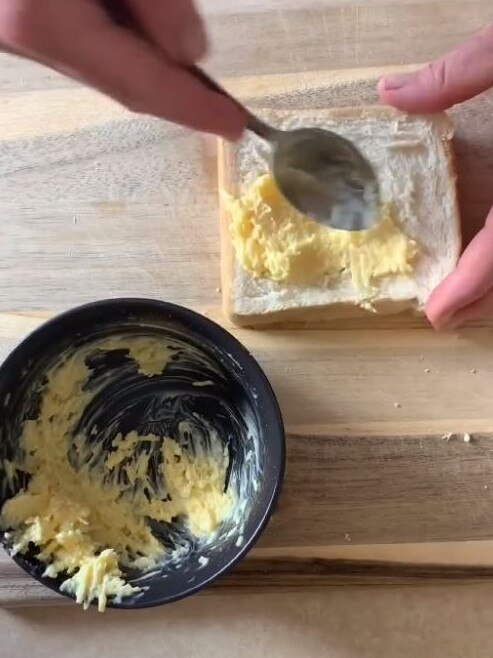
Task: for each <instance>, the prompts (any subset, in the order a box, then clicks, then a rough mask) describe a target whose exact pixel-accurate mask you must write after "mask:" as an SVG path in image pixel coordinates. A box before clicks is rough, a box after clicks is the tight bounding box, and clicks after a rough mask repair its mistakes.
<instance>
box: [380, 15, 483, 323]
mask: <svg viewBox="0 0 493 658" xmlns="http://www.w3.org/2000/svg"><path fill="white" fill-rule="evenodd" d="M491 87H493V23H492V24H491V25H489V26H488V27H486V28H485V29H484V30H483V31H482V32H480V33H479V34H477V35H476V36H475V37H474V38H473V39H472V40H471V41H469V42H468V43H465V44H463V45H462V46H460V47H459V48H457V49H456V50H454V51H452V52H451V53H449V54H447V55H445V56H444V57H442V58H440V59H438V60H437V61H435V62H433V63H432V64H430V65H429V66H427V67H426V68H424V69H422V70H420V71H418V72H417V73H413V74H406V75H398V76H389V77H386V78H382V80H380V83H379V93H380V99H381V100H382V101H383V102H384V103H387V104H389V105H393V106H394V107H396V108H398V109H400V110H405V111H407V112H413V113H414V112H437V111H441V110H445V109H447V108H449V107H451V106H452V105H455V104H456V103H460V102H462V101H466V100H468V99H470V98H472V97H473V96H475V95H477V94H480V93H481V92H484V91H486V90H488V89H490V88H491ZM492 120H493V117H492ZM492 183H493V180H492ZM426 314H427V316H428V318H429V320H430V322H431V323H432V324H433V326H434V327H436V328H445V327H457V326H459V325H461V324H463V323H464V322H465V321H466V320H471V319H479V318H482V319H486V318H488V317H489V318H491V317H493V208H492V209H491V210H490V212H489V214H488V216H487V218H486V223H485V226H484V228H483V229H482V230H481V231H480V232H479V233H478V234H477V236H476V237H475V238H474V240H472V242H471V243H470V244H469V246H468V247H467V248H466V250H465V251H464V253H463V255H462V257H461V259H460V261H459V264H458V266H457V268H456V270H455V271H454V272H453V273H452V274H450V275H449V276H447V277H446V278H445V280H444V281H443V282H442V283H441V284H440V285H439V286H438V287H437V288H436V289H435V291H434V292H433V294H432V295H431V296H430V298H429V300H428V303H427V305H426Z"/></svg>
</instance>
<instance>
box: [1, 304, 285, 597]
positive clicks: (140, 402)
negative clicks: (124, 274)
mask: <svg viewBox="0 0 493 658" xmlns="http://www.w3.org/2000/svg"><path fill="white" fill-rule="evenodd" d="M128 333H130V334H132V335H135V334H138V335H146V336H147V335H152V336H157V337H159V338H160V339H162V341H163V342H164V343H166V342H167V341H173V342H174V343H175V344H176V342H178V343H180V344H183V345H185V346H192V347H193V348H195V350H197V351H198V352H199V353H200V354H201V365H197V364H196V363H195V364H194V363H188V364H185V366H184V365H183V363H182V364H180V363H177V364H173V363H172V364H171V365H170V366H169V367H167V368H166V370H165V371H164V373H163V375H161V376H157V377H152V378H148V377H143V376H142V377H140V378H139V377H138V375H136V373H135V372H134V375H133V376H134V379H133V380H132V385H131V386H130V387H123V388H124V389H125V391H126V392H125V393H124V394H122V395H120V394H119V393H118V390H116V391H115V390H113V391H108V392H107V394H105V392H104V391H103V394H102V395H100V396H98V398H97V400H95V401H94V403H93V406H92V409H91V411H90V413H88V414H87V418H86V419H85V421H84V422H85V423H86V428H85V429H87V430H89V429H90V424H91V422H95V420H94V419H97V421H98V423H99V425H100V426H101V425H104V423H105V422H108V423H113V425H114V426H116V427H117V429H118V430H119V431H122V432H129V431H131V430H137V431H139V430H142V428H143V426H144V425H145V428H146V429H147V430H148V428H149V425H151V426H152V428H153V430H154V433H155V434H158V435H161V436H163V435H164V436H171V438H176V437H175V436H173V433H174V432H176V427H177V421H179V415H180V413H181V412H180V409H181V406H180V405H181V404H182V402H183V404H184V405H185V406H187V408H188V411H190V409H192V411H193V410H196V411H198V412H199V413H200V415H201V416H202V417H204V418H206V420H207V421H208V422H209V423H210V424H212V425H213V426H214V427H215V428H216V429H217V432H218V434H219V436H220V437H221V440H222V441H223V442H224V443H225V444H226V445H227V447H228V452H229V458H230V466H229V472H228V481H232V480H231V478H233V480H234V479H235V478H236V479H235V481H236V482H241V483H242V484H241V486H242V487H243V489H242V496H243V500H244V501H246V503H245V504H244V505H243V506H242V508H240V511H239V512H238V513H236V514H235V516H234V519H232V520H230V521H225V522H224V524H223V526H222V527H221V529H220V530H219V532H218V535H217V539H215V540H214V541H213V542H212V543H210V544H208V545H200V543H196V545H194V544H193V542H190V551H189V554H188V555H187V558H186V560H184V561H183V564H181V566H180V567H179V568H178V567H177V568H174V567H173V565H172V564H167V565H165V566H162V567H160V568H159V569H158V570H157V572H156V571H155V572H154V573H153V574H151V575H150V576H149V577H148V578H147V579H146V581H145V585H146V587H147V590H146V591H145V592H143V593H142V592H141V593H140V594H139V595H136V596H130V597H124V598H123V599H122V600H121V602H118V603H116V602H109V605H110V606H112V607H118V608H136V607H139V608H141V607H148V606H154V605H159V604H163V603H168V602H171V601H175V600H177V599H180V598H183V597H186V596H189V595H190V594H193V593H194V592H196V591H198V590H200V589H202V588H204V587H206V586H207V585H208V584H210V583H211V582H212V581H213V580H215V579H216V578H218V577H219V576H220V575H221V574H224V572H226V571H227V570H229V569H230V568H231V567H232V566H233V565H234V564H235V563H236V562H238V560H240V559H241V558H242V557H243V556H244V555H245V554H246V553H247V552H248V551H249V549H250V548H251V547H252V545H253V544H254V543H255V541H256V540H257V539H258V537H259V535H260V534H261V533H262V530H263V529H264V527H265V525H266V523H267V521H268V519H269V517H270V515H271V513H272V510H273V507H274V505H275V502H276V499H277V496H278V493H279V489H280V486H281V483H282V478H283V473H284V462H285V444H284V429H283V423H282V418H281V414H280V411H279V407H278V404H277V401H276V398H275V396H274V393H273V391H272V389H271V387H270V385H269V382H268V380H267V378H266V377H265V375H264V373H263V372H262V370H261V369H260V367H259V365H258V364H257V363H256V361H255V360H254V358H253V357H252V356H251V354H250V353H249V352H248V351H247V350H246V349H245V348H244V347H243V346H242V345H241V344H240V343H239V342H238V341H237V340H236V339H235V338H233V337H232V336H231V335H230V334H229V333H227V332H226V331H225V330H224V329H222V328H221V327H219V326H218V325H216V324H214V323H213V322H211V321H210V320H208V319H206V318H204V317H202V316H200V315H198V314H197V313H194V312H192V311H189V310H187V309H184V308H181V307H178V306H175V305H172V304H168V303H164V302H159V301H153V300H146V299H112V300H106V301H100V302H96V303H93V304H88V305H86V306H81V307H79V308H75V309H73V310H71V311H68V312H67V313H64V314H63V315H60V316H58V317H56V318H55V319H53V320H51V321H49V322H47V323H46V324H44V325H43V326H42V327H40V328H39V329H37V330H36V331H34V333H32V334H31V335H30V336H28V337H27V338H26V339H25V340H24V341H23V342H22V343H21V344H20V345H19V346H18V347H17V348H16V349H15V350H14V351H13V352H12V353H11V354H10V356H9V357H8V358H7V360H6V361H5V362H4V363H3V365H1V366H0V507H1V506H2V505H3V503H4V502H5V500H6V499H7V498H10V497H11V496H12V495H13V492H12V491H9V487H8V486H7V480H8V478H7V477H6V473H5V472H4V471H3V470H2V469H3V468H4V467H3V464H4V463H5V461H4V460H10V461H12V460H15V456H16V450H17V449H18V441H19V437H20V434H21V430H22V425H23V423H24V421H25V420H26V419H28V418H35V417H36V414H37V411H39V399H37V397H36V395H37V396H38V398H39V392H38V393H37V394H36V390H38V391H39V388H40V384H42V382H43V381H44V378H45V375H46V372H47V371H48V369H49V368H50V367H51V366H52V365H53V364H54V363H55V362H56V361H57V360H58V359H59V358H60V355H61V354H63V353H67V351H68V353H71V352H74V351H75V350H78V349H80V348H81V347H84V346H86V345H87V344H89V343H91V342H92V341H95V340H99V339H101V338H106V337H112V336H115V335H122V334H128ZM106 365H107V367H108V368H111V367H113V366H114V364H111V363H109V364H106ZM209 366H210V368H209ZM98 367H101V364H99V366H98ZM104 367H105V364H103V369H104ZM197 370H199V371H197ZM198 380H201V381H204V380H211V381H212V382H213V383H212V384H209V385H208V386H200V387H197V386H196V383H197V381H198ZM129 391H130V392H129ZM171 394H172V395H173V396H174V397H175V398H176V397H177V396H178V398H179V403H178V404H177V405H176V404H175V405H174V406H173V408H174V410H175V411H174V412H173V414H171V417H170V414H169V413H168V412H167V413H164V414H162V413H161V412H160V410H161V409H163V408H164V407H166V400H167V396H168V395H171ZM129 395H130V396H131V399H130V400H129V398H128V396H129ZM180 396H181V397H180ZM122 398H125V399H122ZM163 405H164V407H163ZM190 405H191V406H190ZM122 409H124V410H125V412H124V413H123V414H122V413H121V410H122ZM149 410H154V412H151V416H152V417H149V414H150V411H149ZM168 411H169V409H168ZM153 414H154V415H153ZM115 423H116V425H115ZM252 455H253V459H252ZM254 467H255V468H256V474H254V473H253V472H252V468H254ZM25 484H26V483H25V481H24V486H25ZM15 486H16V487H17V489H20V488H21V487H22V486H23V483H22V476H21V477H19V478H17V484H16V485H15ZM14 493H15V491H14ZM171 531H173V528H171ZM158 532H159V530H158ZM165 535H166V533H164V534H163V537H162V540H163V541H164V542H167V541H169V536H168V537H166V536H165ZM1 539H2V542H3V544H4V545H5V546H6V547H7V549H8V538H6V537H5V535H2V537H1ZM14 559H15V561H16V562H17V563H18V564H19V565H20V566H21V567H22V568H23V569H24V570H25V571H26V572H27V573H29V574H30V575H31V576H33V577H34V578H36V579H38V580H39V581H41V582H42V583H43V584H44V585H46V586H47V587H50V588H51V589H54V590H56V591H59V586H60V584H61V582H62V581H63V580H64V579H65V577H66V576H65V577H62V576H60V577H59V578H58V579H52V578H49V577H44V576H43V575H42V574H43V571H44V566H45V565H42V564H41V563H40V562H38V560H37V559H36V551H35V550H34V549H31V550H30V551H29V552H27V553H26V554H25V555H16V556H15V557H14ZM125 576H126V577H127V578H128V582H130V584H135V583H136V582H137V581H138V580H139V578H140V577H141V576H142V574H141V573H130V572H126V573H125ZM140 582H141V581H140Z"/></svg>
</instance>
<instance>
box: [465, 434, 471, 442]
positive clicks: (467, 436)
mask: <svg viewBox="0 0 493 658" xmlns="http://www.w3.org/2000/svg"><path fill="white" fill-rule="evenodd" d="M464 443H471V435H470V434H468V433H467V432H466V433H465V434H464Z"/></svg>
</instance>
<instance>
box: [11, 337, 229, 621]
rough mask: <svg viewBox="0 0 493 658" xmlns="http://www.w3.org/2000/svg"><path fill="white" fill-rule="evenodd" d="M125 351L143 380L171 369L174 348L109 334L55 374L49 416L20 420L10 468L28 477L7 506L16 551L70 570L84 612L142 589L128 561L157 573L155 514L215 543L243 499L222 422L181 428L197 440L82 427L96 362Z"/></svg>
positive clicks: (49, 568) (44, 409) (70, 584)
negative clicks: (97, 356)
mask: <svg viewBox="0 0 493 658" xmlns="http://www.w3.org/2000/svg"><path fill="white" fill-rule="evenodd" d="M122 349H123V350H126V352H127V353H128V357H129V359H127V363H128V364H129V365H126V366H124V367H125V368H126V369H127V370H129V369H130V370H132V371H133V372H135V369H136V370H137V372H138V373H139V374H140V375H141V376H142V377H144V378H150V377H152V376H154V375H157V374H160V373H161V372H162V371H163V370H165V368H166V366H167V363H168V361H169V359H170V357H171V356H172V354H173V352H170V351H169V350H168V349H167V347H166V346H165V345H163V342H162V340H156V339H152V338H148V337H144V338H140V337H139V338H133V339H132V338H129V339H126V340H117V341H112V340H103V341H100V342H99V343H96V344H95V345H94V344H92V345H91V347H90V348H89V347H88V348H85V349H84V348H82V349H80V350H79V351H77V352H75V353H73V354H69V355H68V356H67V357H65V358H63V359H62V360H60V361H59V362H58V363H56V364H55V365H54V366H53V367H52V368H51V370H50V371H49V372H48V373H47V376H46V380H45V383H44V386H43V390H42V391H41V395H40V402H39V412H38V413H37V416H36V418H33V419H28V420H26V421H25V422H24V424H23V426H22V434H21V436H20V438H19V451H18V453H19V456H18V461H17V463H11V464H9V465H6V464H4V472H5V473H11V474H13V473H14V472H21V473H23V474H24V476H25V477H27V485H25V486H24V487H21V488H20V490H18V491H17V493H16V494H15V495H14V496H13V497H11V498H10V499H8V500H7V501H6V502H5V504H4V505H3V508H2V510H1V516H0V522H1V525H2V527H3V528H4V529H6V530H8V537H9V541H10V543H11V552H12V553H13V554H16V553H21V554H22V553H24V552H26V551H27V550H28V548H29V547H32V546H33V545H34V546H35V547H36V549H37V551H38V552H37V558H38V560H40V561H41V562H42V563H44V564H45V565H46V568H45V572H44V575H45V576H48V577H51V578H56V577H57V576H59V575H64V576H66V577H65V580H64V581H63V583H62V585H61V589H62V591H66V592H68V593H71V594H72V595H74V596H75V598H76V600H77V601H78V602H79V603H82V604H83V605H84V607H87V606H88V605H89V604H90V603H91V601H93V600H94V599H96V600H97V601H98V607H99V609H100V610H104V608H105V606H106V603H107V600H108V599H109V598H112V599H115V600H117V601H118V600H121V599H122V597H126V596H130V595H132V594H135V593H136V592H138V591H139V588H138V587H135V586H133V585H131V584H130V583H128V582H126V578H125V576H124V574H123V572H122V568H127V567H128V568H130V569H134V570H135V569H138V570H149V569H152V568H153V567H155V566H156V565H159V563H160V561H161V560H162V559H163V558H164V557H165V556H166V554H167V553H169V552H170V549H169V547H166V546H164V545H163V543H162V542H161V541H159V539H158V538H157V537H156V536H155V534H154V533H153V530H152V528H151V524H150V521H154V522H165V523H169V522H172V521H173V520H174V519H176V518H182V519H184V523H185V524H186V526H187V529H188V530H187V531H188V532H189V533H190V534H191V536H192V537H195V538H198V539H200V538H207V537H209V536H211V535H213V534H214V533H215V531H216V530H217V529H218V528H219V526H220V525H221V524H222V523H223V521H224V520H225V519H226V518H228V517H229V516H230V515H231V514H232V512H233V508H234V506H235V502H236V496H235V492H234V491H231V487H230V488H229V489H228V490H226V491H225V487H226V472H227V469H228V465H229V457H228V451H227V449H226V447H225V446H224V444H223V442H222V441H221V440H220V438H219V436H218V435H217V434H216V433H215V432H214V430H213V429H211V431H209V432H208V434H207V436H205V434H206V432H202V431H201V432H199V435H200V436H199V438H198V439H197V440H196V441H194V440H193V436H192V435H193V427H184V428H181V429H182V433H185V434H186V433H187V432H188V434H187V436H188V437H191V438H189V439H188V444H187V445H181V444H180V443H178V442H177V441H175V440H174V439H173V438H170V437H169V436H157V435H156V434H153V433H142V434H138V433H137V432H136V431H130V432H128V433H126V434H122V433H118V434H116V435H115V436H113V438H112V440H111V441H110V443H109V444H108V442H105V441H103V440H98V436H97V432H95V434H96V436H87V435H86V434H85V433H84V431H83V430H82V429H81V427H83V425H84V423H83V417H84V414H85V413H86V412H87V409H88V405H90V404H91V402H92V401H93V400H94V399H95V397H96V396H97V395H98V393H100V392H101V390H102V388H103V384H101V381H103V382H104V384H107V383H108V382H107V381H104V377H103V380H101V381H100V384H99V385H96V386H90V385H89V384H90V381H91V376H92V375H93V374H94V373H93V371H92V369H91V366H90V365H88V364H90V363H91V361H90V359H89V360H88V357H90V356H91V354H93V353H94V352H96V353H104V352H112V351H113V352H114V351H116V350H120V351H121V350H122ZM132 362H133V364H134V365H133V366H132ZM119 381H120V380H119ZM195 415H196V414H195ZM192 420H193V421H194V422H195V421H197V422H199V420H200V419H198V420H197V419H196V418H195V419H192ZM181 423H182V424H183V423H185V424H186V423H187V421H186V420H182V421H181ZM93 429H95V428H93ZM7 466H8V468H7ZM12 477H13V476H12ZM12 489H14V488H13V487H12Z"/></svg>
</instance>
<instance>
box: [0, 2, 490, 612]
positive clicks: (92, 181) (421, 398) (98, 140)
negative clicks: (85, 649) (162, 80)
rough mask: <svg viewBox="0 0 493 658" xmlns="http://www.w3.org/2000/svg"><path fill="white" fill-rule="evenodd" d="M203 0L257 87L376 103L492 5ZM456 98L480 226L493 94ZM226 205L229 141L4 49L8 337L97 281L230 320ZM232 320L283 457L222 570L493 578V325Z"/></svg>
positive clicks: (1, 184) (0, 225) (302, 579)
mask: <svg viewBox="0 0 493 658" xmlns="http://www.w3.org/2000/svg"><path fill="white" fill-rule="evenodd" d="M202 5H203V6H204V10H205V14H206V16H207V18H208V21H209V26H210V32H211V39H212V42H213V44H214V53H213V55H212V57H211V60H210V63H209V64H208V68H209V69H210V70H211V71H212V72H214V73H215V74H217V75H220V76H221V77H222V79H223V81H224V83H225V84H226V85H227V86H228V87H229V88H230V89H231V90H232V91H234V92H236V93H238V94H239V95H241V96H242V97H243V98H244V99H245V100H247V101H248V102H249V103H251V105H252V106H261V105H264V106H265V105H268V106H278V107H300V108H316V107H322V106H325V105H328V104H345V105H347V104H353V103H358V102H361V101H365V102H373V101H375V100H376V96H375V91H374V90H375V83H376V80H377V79H378V76H379V75H380V73H381V72H382V70H393V69H394V68H396V67H400V66H402V65H412V63H413V62H414V63H416V62H420V61H426V60H428V59H430V58H432V57H434V56H436V55H438V54H439V53H441V52H442V51H443V50H445V49H447V48H449V47H451V46H453V45H454V44H456V43H458V42H459V41H460V40H462V39H464V38H466V37H467V36H469V35H470V34H472V32H474V31H475V30H476V29H478V28H479V27H481V26H482V25H484V24H485V23H486V22H487V21H488V20H490V19H491V2H490V0H488V1H485V0H469V1H468V2H467V6H466V3H464V2H455V0H446V1H445V0H434V1H431V2H430V1H429V0H428V1H427V2H424V1H421V0H414V1H406V2H404V1H402V2H401V1H393V2H391V1H390V0H389V1H382V2H361V3H359V4H355V3H354V2H353V1H352V0H339V1H336V0H334V1H326V2H323V1H322V0H320V1H318V2H317V1H314V0H307V1H306V2H303V3H301V2H298V1H297V0H263V1H260V0H237V1H236V2H235V3H231V2H227V1H226V0H215V1H214V2H212V1H209V2H202ZM341 70H342V71H341ZM454 117H455V120H456V122H457V125H458V135H457V151H458V155H459V173H460V193H461V204H462V211H463V215H464V220H465V227H464V228H465V234H466V236H467V237H470V235H471V234H472V233H473V232H474V231H475V230H476V228H477V227H478V226H479V225H480V223H481V221H482V219H483V218H484V216H485V214H486V210H487V208H488V204H491V202H492V200H493V198H492V195H491V180H492V172H493V119H492V117H493V98H492V95H491V94H486V95H484V96H483V97H481V98H479V99H477V100H475V101H472V102H471V103H470V104H468V105H467V106H464V107H463V108H460V109H458V110H455V111H454ZM217 212H218V211H217V183H216V158H215V142H214V140H212V139H209V138H205V137H203V136H200V135H192V134H190V133H188V132H186V131H184V130H182V129H180V128H177V127H174V126H170V125H168V124H166V123H164V122H159V121H156V120H150V119H147V118H140V117H136V116H133V115H130V114H129V113H127V112H126V111H124V110H123V109H121V108H120V107H118V106H116V105H115V104H113V103H112V102H110V101H108V100H107V99H105V98H102V97H101V96H99V95H97V94H95V93H94V92H92V91H89V90H87V89H83V88H81V87H80V86H78V85H76V84H75V83H73V82H71V81H68V80H66V79H65V78H62V77H60V76H58V75H57V74H55V73H52V72H50V71H48V70H46V69H43V68H41V67H39V66H37V65H34V64H31V63H28V62H25V61H22V60H19V59H15V58H11V57H9V56H1V55H0V357H2V356H4V355H5V354H6V353H7V352H8V351H9V349H11V348H12V347H13V346H14V345H15V344H16V343H17V342H18V341H19V339H20V338H22V336H23V335H25V334H26V333H27V332H28V331H30V330H31V329H32V328H34V327H36V326H37V325H38V324H39V323H40V322H41V321H43V319H45V318H47V317H49V316H51V315H52V314H53V313H56V312H58V311H60V310H63V309H65V308H68V307H70V306H74V305H76V304H79V303H82V302H86V301H90V300H94V299H99V298H103V297H113V296H120V295H125V296H128V295H136V296H147V297H157V298H161V299H166V300H169V301H173V302H177V303H180V304H184V305H186V306H190V307H192V308H195V309H196V310H198V311H201V312H203V313H206V314H207V315H209V317H211V318H212V319H215V320H217V321H219V322H221V323H222V324H225V326H227V323H226V321H225V320H224V318H223V317H222V315H221V312H220V296H221V295H220V290H219V285H220V283H219V280H220V276H219V240H218V218H217ZM228 328H230V329H231V330H232V331H233V333H235V335H236V336H237V337H238V338H239V339H240V340H241V341H242V342H243V343H244V344H245V345H247V346H248V347H249V349H251V350H252V352H253V353H254V354H255V356H256V357H257V358H258V359H259V361H260V363H261V364H262V366H263V367H264V369H265V371H266V373H267V375H268V376H269V378H270V380H271V382H272V384H273V386H274V388H275V390H276V393H277V395H278V397H279V400H280V403H281V407H282V410H283V413H284V417H285V422H286V425H287V430H288V434H289V436H288V469H287V475H286V484H285V490H284V495H283V497H282V499H281V502H280V505H279V509H278V511H277V513H276V515H275V517H274V518H273V520H272V523H271V524H270V526H269V528H268V530H267V531H266V533H265V536H264V538H263V540H262V542H261V544H260V545H259V547H258V549H257V550H256V552H255V554H254V555H253V556H252V558H251V559H250V560H249V561H247V562H246V563H244V564H243V565H242V566H241V568H240V569H239V570H237V572H235V574H233V575H232V576H230V577H229V579H225V580H223V581H221V583H220V585H219V586H221V587H222V588H223V589H224V590H232V591H238V587H241V588H242V589H243V588H244V587H246V583H247V582H248V583H249V584H250V587H254V588H256V587H260V588H264V587H274V588H276V587H279V586H284V587H307V586H319V585H320V584H325V583H336V584H338V583H348V582H349V583H354V582H364V583H375V582H379V583H382V582H383V583H387V582H415V581H416V580H418V581H420V580H423V581H427V582H429V579H430V578H431V577H433V578H437V579H439V580H449V579H454V578H455V579H464V578H469V579H471V578H473V579H485V578H491V576H492V573H493V571H492V569H493V541H492V540H493V466H492V463H493V462H492V457H493V411H492V393H491V383H492V378H493V334H492V331H491V328H490V327H489V326H485V325H481V324H479V325H477V326H475V327H471V328H468V329H467V330H466V331H464V332H462V333H461V334H460V335H436V334H434V333H433V332H432V331H431V330H429V329H428V328H427V327H426V325H425V323H424V322H423V321H416V320H409V319H407V318H396V319H386V320H378V319H376V320H374V321H372V322H368V323H364V324H362V323H361V322H359V323H351V324H348V323H338V324H336V325H334V326H332V327H331V328H326V327H318V328H315V329H311V330H284V331H282V330H277V331H270V332H254V331H247V330H236V329H234V328H232V327H228ZM427 370H429V372H426V371H427ZM473 371H474V372H473ZM449 432H453V433H456V436H455V437H454V438H452V439H451V440H450V441H446V440H444V439H442V438H441V437H442V435H445V434H447V433H449ZM464 432H468V433H471V434H472V435H473V439H472V442H471V443H469V444H466V443H464V441H463V437H462V434H463V433H464ZM246 576H248V578H246ZM47 599H49V600H52V599H54V600H56V601H58V600H59V599H58V597H56V598H55V595H51V593H47V592H45V590H44V589H42V588H41V587H40V586H39V585H37V584H36V583H33V582H31V581H30V580H29V579H27V578H26V577H25V576H24V574H23V573H22V572H21V571H19V569H18V568H17V567H16V566H15V565H14V564H13V563H11V562H10V560H9V559H8V558H7V557H6V556H5V555H4V554H2V555H0V604H2V603H3V604H8V605H10V604H14V603H33V602H35V601H45V600H47Z"/></svg>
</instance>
